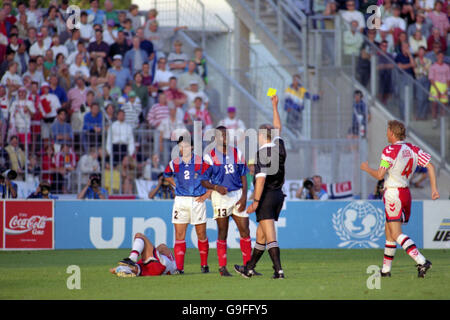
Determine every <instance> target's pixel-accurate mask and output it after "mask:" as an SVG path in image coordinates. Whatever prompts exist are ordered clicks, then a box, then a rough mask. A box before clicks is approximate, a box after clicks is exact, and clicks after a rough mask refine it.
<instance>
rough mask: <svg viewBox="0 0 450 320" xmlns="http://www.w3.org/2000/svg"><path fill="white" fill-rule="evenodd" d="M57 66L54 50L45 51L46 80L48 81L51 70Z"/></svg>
mask: <svg viewBox="0 0 450 320" xmlns="http://www.w3.org/2000/svg"><path fill="white" fill-rule="evenodd" d="M55 66H56V61H55V60H54V58H53V51H52V49H48V50H47V51H45V57H44V78H45V79H48V77H49V75H50V70H51V69H52V68H53V67H55Z"/></svg>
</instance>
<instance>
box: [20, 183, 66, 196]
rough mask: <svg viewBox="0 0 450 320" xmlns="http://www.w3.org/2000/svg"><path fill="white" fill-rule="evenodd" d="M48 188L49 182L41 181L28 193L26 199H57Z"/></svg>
mask: <svg viewBox="0 0 450 320" xmlns="http://www.w3.org/2000/svg"><path fill="white" fill-rule="evenodd" d="M50 189H51V187H50V183H48V182H47V181H42V182H41V183H40V184H39V186H38V187H37V189H36V191H35V192H33V193H32V194H30V195H29V196H28V198H27V199H49V200H50V199H58V197H55V196H54V195H52V194H51V193H50Z"/></svg>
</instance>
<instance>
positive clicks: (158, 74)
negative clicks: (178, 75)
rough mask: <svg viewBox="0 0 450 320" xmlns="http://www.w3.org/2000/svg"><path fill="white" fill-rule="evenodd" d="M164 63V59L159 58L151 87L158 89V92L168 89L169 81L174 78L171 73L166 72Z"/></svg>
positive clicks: (165, 61)
mask: <svg viewBox="0 0 450 320" xmlns="http://www.w3.org/2000/svg"><path fill="white" fill-rule="evenodd" d="M166 63H167V60H166V58H164V57H161V58H159V60H158V67H157V69H156V71H155V75H154V77H153V85H155V86H156V87H158V89H159V90H160V91H165V90H167V89H169V80H170V78H172V77H173V76H174V75H173V73H172V72H170V71H168V70H166Z"/></svg>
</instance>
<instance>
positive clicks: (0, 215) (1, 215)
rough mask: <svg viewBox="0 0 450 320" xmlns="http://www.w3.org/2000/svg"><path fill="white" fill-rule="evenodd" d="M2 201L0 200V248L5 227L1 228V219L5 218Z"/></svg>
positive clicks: (3, 239) (3, 238)
mask: <svg viewBox="0 0 450 320" xmlns="http://www.w3.org/2000/svg"><path fill="white" fill-rule="evenodd" d="M3 204H4V202H3V201H0V208H1V210H0V249H3V244H4V242H5V229H4V228H3V225H4V223H3V220H4V219H5V213H4V210H3Z"/></svg>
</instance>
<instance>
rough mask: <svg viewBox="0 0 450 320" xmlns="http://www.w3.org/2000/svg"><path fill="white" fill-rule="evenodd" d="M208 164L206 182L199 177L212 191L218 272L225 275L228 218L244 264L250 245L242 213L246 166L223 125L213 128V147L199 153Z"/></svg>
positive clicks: (247, 222)
mask: <svg viewBox="0 0 450 320" xmlns="http://www.w3.org/2000/svg"><path fill="white" fill-rule="evenodd" d="M203 159H204V161H205V162H206V163H208V164H209V165H210V166H211V169H212V170H211V179H210V181H207V180H203V181H202V184H203V186H205V187H206V188H208V189H209V190H212V194H211V201H212V205H213V209H214V219H215V220H216V222H217V227H218V229H219V231H218V239H217V256H218V259H219V267H220V269H219V273H220V275H221V276H226V277H229V276H231V274H230V273H229V272H228V270H227V268H226V265H227V234H228V223H229V217H230V216H232V217H233V220H234V221H235V222H236V225H237V227H238V229H239V234H240V236H241V239H240V245H241V251H242V259H243V261H244V265H245V264H246V263H247V261H248V260H250V257H251V254H252V245H251V239H250V229H249V221H248V214H247V213H246V212H245V206H246V204H247V176H246V174H247V171H248V168H247V165H246V163H245V159H244V157H243V156H242V153H241V152H240V151H239V150H238V149H237V148H234V147H232V146H229V145H228V139H227V129H226V128H225V127H223V126H219V127H217V128H216V135H215V147H214V149H212V150H211V151H210V152H208V153H207V154H205V155H204V156H203Z"/></svg>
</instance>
